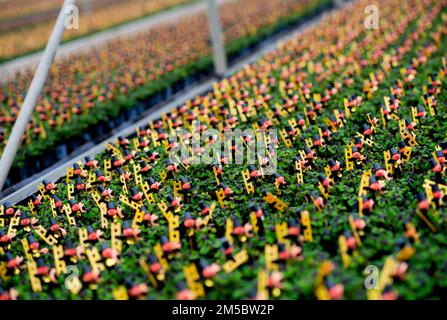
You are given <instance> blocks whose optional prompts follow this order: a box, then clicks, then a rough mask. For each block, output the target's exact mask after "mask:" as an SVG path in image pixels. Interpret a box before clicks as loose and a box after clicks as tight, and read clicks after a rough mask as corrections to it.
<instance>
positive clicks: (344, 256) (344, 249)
mask: <svg viewBox="0 0 447 320" xmlns="http://www.w3.org/2000/svg"><path fill="white" fill-rule="evenodd" d="M338 246H339V248H340V254H341V260H342V261H343V266H344V267H345V268H347V267H349V264H350V263H351V257H349V255H348V246H347V244H346V238H345V237H344V236H343V235H341V236H339V237H338Z"/></svg>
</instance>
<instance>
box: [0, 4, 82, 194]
mask: <svg viewBox="0 0 447 320" xmlns="http://www.w3.org/2000/svg"><path fill="white" fill-rule="evenodd" d="M74 4H75V0H65V2H64V4H63V6H62V8H61V11H60V12H59V16H58V17H57V20H56V23H55V25H54V28H53V31H52V33H51V36H50V39H49V40H48V43H47V46H46V48H45V51H44V53H43V55H42V59H41V60H40V62H39V65H38V67H37V71H36V73H35V74H34V77H33V80H32V82H31V85H30V87H29V90H28V93H27V94H26V97H25V101H24V102H23V105H22V108H21V109H20V113H19V116H18V117H17V120H16V122H15V123H14V126H13V128H12V131H11V134H10V135H9V138H8V142H7V144H6V147H5V149H4V151H3V154H2V157H1V160H0V190H2V189H3V186H4V184H5V181H6V178H7V177H8V173H9V170H10V169H11V166H12V163H13V161H14V158H15V156H16V154H17V150H18V149H19V147H20V143H21V141H22V136H23V134H24V133H25V130H26V127H27V125H28V122H29V120H30V119H31V116H32V114H33V110H34V107H35V105H36V101H37V98H38V97H39V95H40V93H41V91H42V88H43V85H44V84H45V81H46V79H47V77H48V73H49V70H50V68H51V64H52V63H53V60H54V56H55V55H56V51H57V48H58V46H59V44H60V42H61V39H62V35H63V33H64V29H65V20H66V17H67V13H65V8H66V7H67V6H72V5H74Z"/></svg>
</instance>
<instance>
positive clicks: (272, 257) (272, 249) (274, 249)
mask: <svg viewBox="0 0 447 320" xmlns="http://www.w3.org/2000/svg"><path fill="white" fill-rule="evenodd" d="M276 260H278V246H277V245H269V244H266V245H265V268H266V270H267V271H272V270H278V265H277V264H276V263H275V261H276Z"/></svg>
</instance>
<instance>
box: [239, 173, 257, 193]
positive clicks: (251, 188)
mask: <svg viewBox="0 0 447 320" xmlns="http://www.w3.org/2000/svg"><path fill="white" fill-rule="evenodd" d="M241 174H242V179H243V180H244V185H245V190H246V191H247V194H253V193H255V188H254V186H253V183H252V182H250V172H249V171H248V169H247V170H243V171H241Z"/></svg>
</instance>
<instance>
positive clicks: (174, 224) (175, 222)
mask: <svg viewBox="0 0 447 320" xmlns="http://www.w3.org/2000/svg"><path fill="white" fill-rule="evenodd" d="M168 217H169V218H168V223H169V241H170V242H174V243H179V242H180V231H179V230H178V227H179V226H180V220H179V216H174V215H173V214H171V213H169V214H168Z"/></svg>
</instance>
